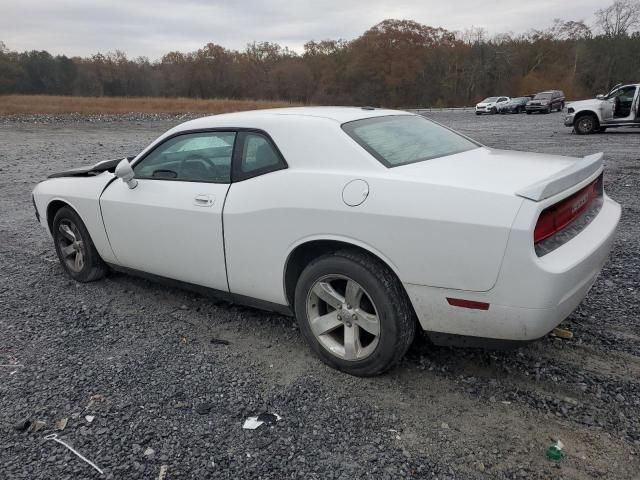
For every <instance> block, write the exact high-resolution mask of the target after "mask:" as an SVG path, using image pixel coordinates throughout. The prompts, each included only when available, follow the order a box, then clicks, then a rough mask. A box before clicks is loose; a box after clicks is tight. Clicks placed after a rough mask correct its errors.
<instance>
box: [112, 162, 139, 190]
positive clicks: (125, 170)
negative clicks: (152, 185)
mask: <svg viewBox="0 0 640 480" xmlns="http://www.w3.org/2000/svg"><path fill="white" fill-rule="evenodd" d="M116 177H118V178H121V179H122V181H123V182H124V183H126V184H127V185H128V186H129V188H131V189H134V188H136V187H137V186H138V181H137V180H136V179H135V175H134V173H133V168H131V164H130V163H129V160H127V159H126V158H123V159H122V160H120V163H118V166H117V167H116Z"/></svg>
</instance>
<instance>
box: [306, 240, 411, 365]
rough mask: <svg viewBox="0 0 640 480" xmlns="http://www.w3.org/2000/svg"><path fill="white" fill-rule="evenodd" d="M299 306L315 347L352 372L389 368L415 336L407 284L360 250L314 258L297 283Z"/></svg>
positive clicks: (322, 355) (329, 362)
mask: <svg viewBox="0 0 640 480" xmlns="http://www.w3.org/2000/svg"><path fill="white" fill-rule="evenodd" d="M295 311H296V317H297V319H298V323H299V325H300V330H301V332H302V335H303V336H304V337H305V339H306V341H307V342H308V343H309V345H310V346H311V348H312V350H313V351H314V352H315V353H316V354H317V355H318V356H319V357H320V359H321V360H322V361H323V362H325V363H326V364H327V365H329V366H331V367H333V368H336V369H338V370H342V371H343V372H346V373H349V374H351V375H358V376H372V375H378V374H380V373H383V372H384V371H386V370H388V369H389V368H391V367H392V366H393V365H395V364H396V363H397V362H398V361H399V360H400V359H401V358H402V357H403V356H404V354H405V353H406V352H407V350H408V348H409V346H410V345H411V342H412V341H413V338H414V336H415V329H416V321H415V316H414V313H413V309H412V307H411V304H410V303H409V299H408V298H407V295H406V292H405V291H404V288H403V287H402V285H401V284H400V282H399V281H398V280H397V278H396V277H395V275H394V274H393V272H391V271H390V270H389V268H388V267H387V266H386V265H384V264H383V263H382V262H381V261H379V260H378V259H376V258H375V257H372V256H370V255H367V254H363V253H359V252H353V251H349V250H344V251H340V252H336V253H334V254H328V255H324V256H322V257H319V258H317V259H316V260H314V261H312V262H311V263H310V264H309V265H308V266H307V267H306V268H305V270H304V271H303V272H302V274H301V275H300V278H299V280H298V283H297V285H296V292H295Z"/></svg>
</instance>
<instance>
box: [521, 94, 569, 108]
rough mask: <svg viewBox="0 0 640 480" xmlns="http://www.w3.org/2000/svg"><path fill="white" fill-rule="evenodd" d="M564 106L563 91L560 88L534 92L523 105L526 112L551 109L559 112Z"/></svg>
mask: <svg viewBox="0 0 640 480" xmlns="http://www.w3.org/2000/svg"><path fill="white" fill-rule="evenodd" d="M563 108H564V93H562V91H561V90H547V91H545V92H540V93H538V94H536V96H535V97H533V98H532V99H531V100H529V102H527V106H526V107H525V109H526V111H527V113H529V114H531V113H533V112H540V113H551V112H552V111H553V110H557V111H558V112H561V111H562V109H563Z"/></svg>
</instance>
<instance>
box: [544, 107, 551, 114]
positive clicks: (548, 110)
mask: <svg viewBox="0 0 640 480" xmlns="http://www.w3.org/2000/svg"><path fill="white" fill-rule="evenodd" d="M544 113H546V114H549V113H551V105H549V106H548V107H547V109H546V110H545V111H544Z"/></svg>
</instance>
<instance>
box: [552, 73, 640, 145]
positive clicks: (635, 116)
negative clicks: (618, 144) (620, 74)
mask: <svg viewBox="0 0 640 480" xmlns="http://www.w3.org/2000/svg"><path fill="white" fill-rule="evenodd" d="M639 97H640V83H635V84H628V85H622V84H620V85H616V86H615V87H613V89H612V90H611V91H610V92H609V93H608V94H606V95H597V96H596V98H594V99H592V100H580V101H578V102H571V103H570V104H569V105H568V107H567V116H566V117H565V119H564V124H565V126H567V127H573V130H574V131H575V132H576V133H578V134H580V135H586V134H589V133H596V132H604V131H605V130H606V129H607V128H613V127H640V112H639V111H638V101H639Z"/></svg>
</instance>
